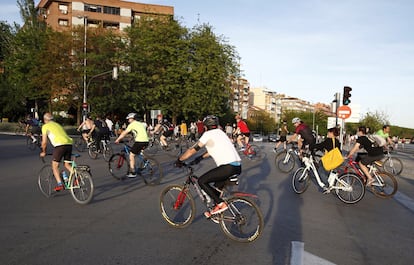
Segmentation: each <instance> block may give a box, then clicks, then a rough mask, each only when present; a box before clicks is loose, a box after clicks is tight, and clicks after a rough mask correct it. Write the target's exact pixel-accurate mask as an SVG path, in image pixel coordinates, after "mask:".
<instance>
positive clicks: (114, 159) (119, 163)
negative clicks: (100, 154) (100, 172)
mask: <svg viewBox="0 0 414 265" xmlns="http://www.w3.org/2000/svg"><path fill="white" fill-rule="evenodd" d="M108 169H109V172H110V173H111V175H112V177H114V178H116V179H117V180H123V179H125V178H126V175H127V174H128V170H129V161H128V159H127V158H126V157H125V155H124V154H120V153H117V154H114V155H112V156H111V158H109V161H108Z"/></svg>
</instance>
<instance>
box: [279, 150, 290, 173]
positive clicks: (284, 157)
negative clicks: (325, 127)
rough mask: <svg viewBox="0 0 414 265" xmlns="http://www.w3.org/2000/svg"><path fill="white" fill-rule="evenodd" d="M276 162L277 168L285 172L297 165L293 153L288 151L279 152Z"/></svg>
mask: <svg viewBox="0 0 414 265" xmlns="http://www.w3.org/2000/svg"><path fill="white" fill-rule="evenodd" d="M275 163H276V166H277V168H278V169H279V170H280V171H282V172H283V173H289V172H290V171H292V170H293V168H294V167H295V159H294V157H293V155H292V153H288V152H287V151H285V152H282V153H279V154H277V156H276V157H275Z"/></svg>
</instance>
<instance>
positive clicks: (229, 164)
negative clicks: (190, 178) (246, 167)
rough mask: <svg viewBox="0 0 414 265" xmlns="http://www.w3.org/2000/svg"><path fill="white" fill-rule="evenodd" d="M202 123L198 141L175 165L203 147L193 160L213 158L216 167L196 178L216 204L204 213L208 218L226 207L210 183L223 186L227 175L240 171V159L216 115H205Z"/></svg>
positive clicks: (178, 165) (179, 164) (219, 186)
mask: <svg viewBox="0 0 414 265" xmlns="http://www.w3.org/2000/svg"><path fill="white" fill-rule="evenodd" d="M203 124H204V128H205V129H206V131H204V133H203V135H202V136H201V137H200V139H199V140H198V142H196V143H195V144H194V145H193V146H192V147H191V148H190V149H188V150H187V151H186V152H185V153H184V154H183V155H181V156H180V157H179V158H178V159H177V162H176V166H177V167H181V166H182V165H183V162H182V161H184V160H186V159H188V158H190V157H191V156H192V155H194V154H195V153H197V151H199V150H200V149H201V148H203V147H205V148H206V149H207V151H206V152H205V153H203V154H202V155H200V156H198V157H196V158H195V160H194V161H195V162H196V163H198V162H200V161H201V160H202V159H203V158H207V157H209V156H211V157H212V158H213V159H214V162H215V163H216V165H217V167H215V168H213V169H211V170H209V171H208V172H206V173H204V174H203V175H202V176H200V178H199V179H198V184H199V185H200V187H201V188H202V189H203V190H204V191H205V192H206V193H207V194H208V195H209V196H210V198H212V199H213V200H214V202H215V204H216V205H215V207H214V208H213V209H212V210H211V211H210V212H209V211H207V212H205V213H204V216H205V217H206V218H210V217H211V216H212V215H213V214H218V213H221V212H223V211H225V210H226V209H227V208H228V206H227V204H226V203H225V202H224V201H223V200H222V199H221V198H220V193H219V192H218V191H217V190H216V189H215V188H214V187H212V186H211V185H210V183H212V182H215V184H214V185H215V186H216V187H217V188H219V189H220V188H223V186H224V182H225V181H226V180H227V179H228V178H229V177H231V176H233V175H236V174H237V175H239V174H240V173H241V159H240V156H239V155H238V153H237V151H236V149H235V148H234V145H233V143H232V142H231V140H230V139H229V137H227V135H226V134H225V133H224V132H223V131H222V130H221V129H220V128H219V119H218V118H217V117H216V116H214V115H209V116H207V117H205V118H204V120H203Z"/></svg>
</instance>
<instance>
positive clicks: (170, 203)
mask: <svg viewBox="0 0 414 265" xmlns="http://www.w3.org/2000/svg"><path fill="white" fill-rule="evenodd" d="M195 210H196V208H195V201H194V198H193V196H192V195H191V193H190V192H189V190H188V189H185V188H184V187H183V186H180V185H171V186H168V187H166V188H165V189H164V190H163V191H162V192H161V196H160V211H161V215H162V218H164V220H165V221H167V223H168V224H169V225H171V226H172V227H175V228H184V227H186V226H188V225H190V224H191V222H192V221H193V220H194V217H195Z"/></svg>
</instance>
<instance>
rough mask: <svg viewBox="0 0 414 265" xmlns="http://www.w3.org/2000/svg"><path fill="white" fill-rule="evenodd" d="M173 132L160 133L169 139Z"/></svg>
mask: <svg viewBox="0 0 414 265" xmlns="http://www.w3.org/2000/svg"><path fill="white" fill-rule="evenodd" d="M173 133H174V131H172V130H168V131H165V132H163V133H162V135H164V136H165V137H170V136H171V135H173Z"/></svg>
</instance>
